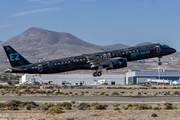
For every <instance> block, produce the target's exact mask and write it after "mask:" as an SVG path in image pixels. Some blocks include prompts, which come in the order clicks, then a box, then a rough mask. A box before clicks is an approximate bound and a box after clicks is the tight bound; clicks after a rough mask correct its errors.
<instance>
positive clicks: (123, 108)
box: [119, 105, 128, 110]
mask: <svg viewBox="0 0 180 120" xmlns="http://www.w3.org/2000/svg"><path fill="white" fill-rule="evenodd" d="M119 108H120V109H121V110H127V109H128V107H125V106H124V105H122V106H120V107H119Z"/></svg>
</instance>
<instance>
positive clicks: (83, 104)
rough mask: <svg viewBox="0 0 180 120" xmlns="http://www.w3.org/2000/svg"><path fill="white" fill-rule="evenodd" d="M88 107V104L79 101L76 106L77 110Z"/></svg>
mask: <svg viewBox="0 0 180 120" xmlns="http://www.w3.org/2000/svg"><path fill="white" fill-rule="evenodd" d="M89 107H90V105H89V104H88V103H84V102H83V103H80V104H79V106H78V110H86V109H88V108H89Z"/></svg>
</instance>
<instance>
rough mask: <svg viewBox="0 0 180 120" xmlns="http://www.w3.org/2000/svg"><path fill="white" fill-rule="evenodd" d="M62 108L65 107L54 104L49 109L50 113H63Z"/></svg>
mask: <svg viewBox="0 0 180 120" xmlns="http://www.w3.org/2000/svg"><path fill="white" fill-rule="evenodd" d="M62 110H63V109H62V108H61V107H59V106H53V107H50V108H49V109H48V112H49V113H50V114H54V113H62V112H63V111H62Z"/></svg>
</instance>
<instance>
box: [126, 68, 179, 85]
mask: <svg viewBox="0 0 180 120" xmlns="http://www.w3.org/2000/svg"><path fill="white" fill-rule="evenodd" d="M148 79H151V80H162V81H163V80H169V83H170V81H174V80H179V79H180V72H179V71H173V70H159V71H140V70H130V71H129V72H127V73H126V84H143V83H147V82H149V81H148Z"/></svg>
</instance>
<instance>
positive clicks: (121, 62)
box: [106, 58, 127, 70]
mask: <svg viewBox="0 0 180 120" xmlns="http://www.w3.org/2000/svg"><path fill="white" fill-rule="evenodd" d="M124 67H127V59H126V58H114V59H110V62H109V67H108V68H107V69H106V70H110V69H118V68H124Z"/></svg>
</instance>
